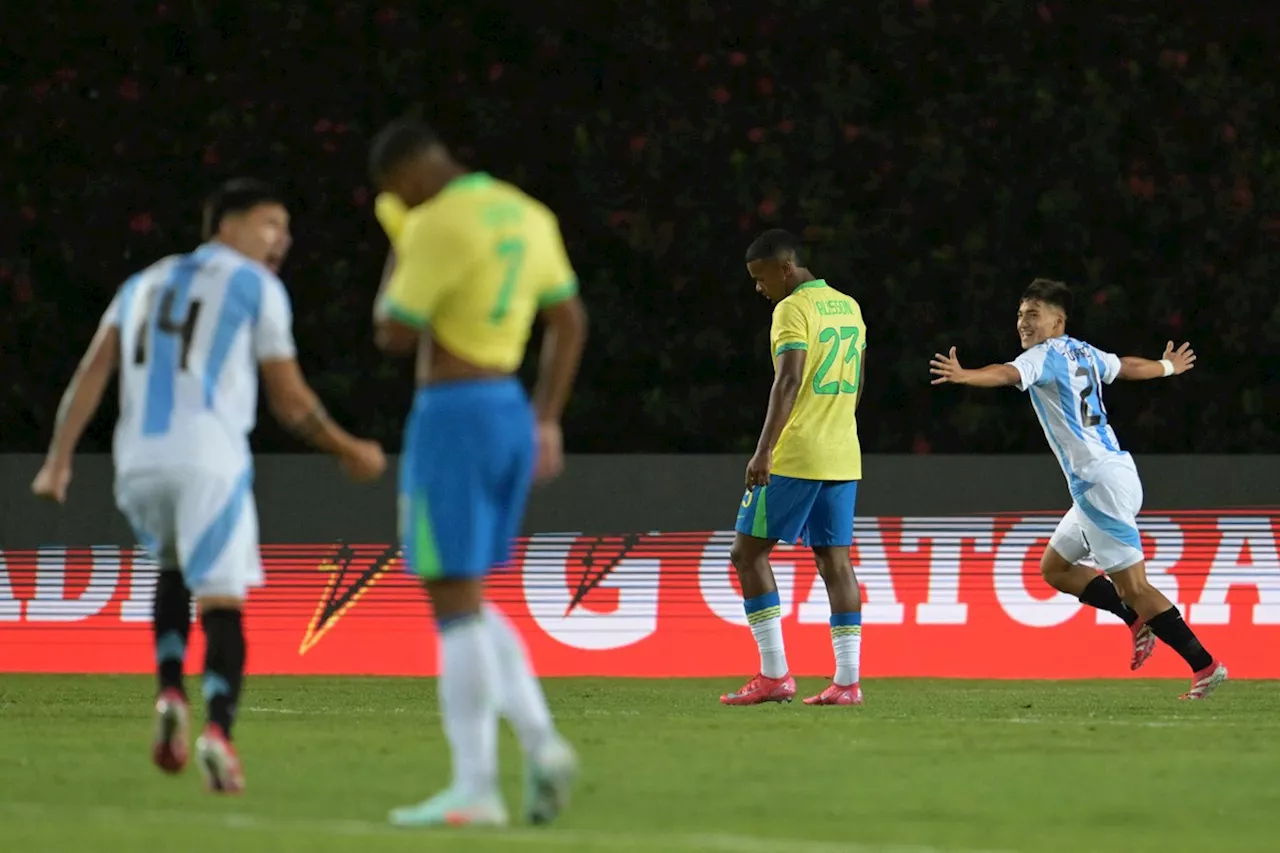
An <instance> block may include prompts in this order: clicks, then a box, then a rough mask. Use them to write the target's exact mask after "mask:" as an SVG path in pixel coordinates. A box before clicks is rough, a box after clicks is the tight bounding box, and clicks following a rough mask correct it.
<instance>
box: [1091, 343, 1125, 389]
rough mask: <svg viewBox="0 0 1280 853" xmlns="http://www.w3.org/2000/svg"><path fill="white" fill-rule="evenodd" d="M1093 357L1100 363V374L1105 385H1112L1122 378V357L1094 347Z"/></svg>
mask: <svg viewBox="0 0 1280 853" xmlns="http://www.w3.org/2000/svg"><path fill="white" fill-rule="evenodd" d="M1093 357H1094V359H1096V360H1097V362H1098V373H1100V374H1101V375H1102V381H1103V383H1104V384H1107V385H1110V384H1111V383H1112V382H1115V381H1116V379H1117V378H1118V377H1119V376H1120V356H1118V355H1116V354H1115V353H1110V352H1104V351H1102V350H1100V349H1098V348H1097V347H1093Z"/></svg>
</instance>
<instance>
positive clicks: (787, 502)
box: [733, 474, 858, 548]
mask: <svg viewBox="0 0 1280 853" xmlns="http://www.w3.org/2000/svg"><path fill="white" fill-rule="evenodd" d="M857 500H858V481H857V480H801V479H798V478H796V477H779V476H778V475H777V474H773V475H772V476H770V477H769V485H767V486H756V487H755V488H752V489H749V490H748V491H747V493H746V494H745V495H743V497H742V505H741V506H739V507H738V523H737V524H736V525H734V528H733V529H734V530H736V531H738V532H739V533H741V534H743V535H745V536H753V537H755V538H756V539H772V540H773V541H775V542H788V543H797V542H798V543H800V544H802V545H806V546H808V547H810V548H824V547H829V546H837V545H852V544H853V513H854V508H855V505H856V504H857Z"/></svg>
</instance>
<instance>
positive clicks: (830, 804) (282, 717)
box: [0, 675, 1280, 853]
mask: <svg viewBox="0 0 1280 853" xmlns="http://www.w3.org/2000/svg"><path fill="white" fill-rule="evenodd" d="M739 681H740V680H714V681H692V680H672V681H620V680H613V681H611V680H604V679H562V680H552V681H549V682H547V685H546V686H547V692H548V696H549V698H550V700H551V703H552V706H553V708H554V710H555V712H556V714H557V716H558V718H559V720H560V723H561V727H562V729H563V731H564V732H565V734H566V735H567V736H568V737H569V738H570V739H571V740H572V741H573V742H574V743H575V744H576V745H577V747H578V748H579V750H580V751H581V754H582V758H583V761H584V775H583V778H582V780H581V784H580V787H579V789H578V793H577V797H576V801H575V803H574V804H573V806H572V808H571V809H570V811H568V812H567V813H566V814H565V815H564V816H563V817H562V819H561V820H560V821H558V822H557V823H556V824H554V825H553V826H551V827H546V828H535V827H527V826H515V827H514V828H513V829H511V830H506V831H492V830H489V831H470V832H462V833H460V832H459V831H457V830H452V831H426V832H424V831H414V830H398V829H394V828H392V827H389V826H387V825H386V824H385V815H386V812H387V809H388V808H389V807H391V806H395V805H401V804H405V803H408V802H413V801H416V800H418V799H421V798H423V797H425V796H427V795H429V794H432V793H434V792H435V791H436V790H437V789H439V788H440V787H442V786H443V785H444V783H445V781H446V778H447V773H448V766H449V758H448V753H447V750H446V746H445V742H444V738H443V735H442V733H441V731H440V726H439V718H438V714H437V710H436V700H435V693H434V682H432V681H430V680H408V679H405V680H391V679H356V678H346V679H313V678H306V679H303V678H251V679H249V680H248V685H247V692H246V694H245V696H244V697H243V699H242V703H241V705H242V707H241V712H240V718H239V723H238V729H237V732H236V735H237V741H238V743H239V747H240V751H241V757H242V759H243V760H244V762H245V771H246V774H247V779H248V790H247V792H246V793H245V794H244V795H243V796H240V797H232V798H215V797H213V796H211V795H208V794H206V793H204V791H203V790H202V788H201V786H200V782H199V774H198V772H197V771H196V770H195V768H194V767H188V768H187V772H186V773H185V774H184V775H183V776H180V777H176V778H175V777H167V776H164V775H162V774H161V773H160V772H159V771H158V770H156V769H155V768H153V767H151V766H150V764H149V743H150V741H149V738H150V735H151V718H150V703H149V697H150V695H151V691H152V681H151V679H149V678H137V677H99V676H15V675H0V767H3V768H4V772H3V774H0V823H2V824H3V826H4V842H5V843H4V848H5V849H6V850H14V851H35V850H39V851H64V850H65V851H77V853H79V851H84V850H95V851H126V850H128V851H145V850H153V849H154V850H166V849H183V850H189V851H205V850H209V851H213V850H217V851H226V850H236V851H239V853H259V851H261V852H262V853H267V851H269V853H285V852H286V851H305V853H328V851H350V850H369V851H415V853H422V851H445V850H448V851H508V850H511V851H515V850H524V851H566V853H591V851H606V850H629V851H673V853H684V852H685V851H736V852H737V853H755V852H756V851H760V853H764V852H765V851H768V853H786V851H805V853H836V851H849V853H869V851H877V850H884V851H897V853H908V851H914V852H915V853H944V851H945V853H953V851H954V853H961V851H966V852H967V853H972V851H1026V852H1027V853H1033V851H1078V850H1090V851H1122V853H1139V852H1140V851H1159V853H1167V851H1172V850H1196V849H1200V850H1213V851H1215V853H1226V851H1258V850H1267V849H1274V848H1275V845H1276V844H1277V842H1276V833H1277V831H1278V830H1280V819H1277V817H1276V814H1277V812H1276V806H1275V803H1276V802H1277V798H1278V797H1280V743H1278V742H1277V738H1276V736H1277V734H1280V718H1277V716H1276V715H1275V710H1276V708H1277V707H1278V706H1280V702H1277V684H1276V683H1275V682H1241V681H1233V682H1228V683H1227V684H1226V685H1225V686H1224V687H1223V688H1222V689H1221V690H1220V691H1219V692H1218V693H1217V694H1216V695H1215V696H1214V697H1213V698H1211V699H1209V700H1207V701H1205V702H1201V703H1195V704H1191V703H1183V702H1179V701H1178V700H1177V695H1178V694H1179V693H1180V692H1181V691H1183V690H1185V689H1186V686H1187V683H1189V681H1182V680H1179V681H1176V682H1170V681H1147V680H1143V681H1137V680H1135V681H1114V682H972V681H965V682H958V681H953V682H948V681H923V680H920V681H917V680H873V681H869V682H867V684H866V685H865V689H866V694H867V701H868V703H869V704H868V705H867V706H865V707H863V708H807V707H804V706H803V705H801V704H800V703H799V702H798V701H797V702H795V703H793V704H791V705H785V706H774V705H770V706H764V707H755V708H725V707H721V706H720V705H719V703H718V702H717V696H718V694H719V693H721V692H723V691H724V690H726V689H732V688H734V687H737V686H738V684H739ZM188 683H189V687H190V688H193V689H192V693H193V695H196V696H198V692H199V691H198V680H195V679H189V680H188ZM821 686H822V683H821V682H820V681H818V680H814V679H807V680H806V681H805V683H803V684H802V685H801V695H808V693H810V692H816V691H817V690H818V689H820V687H821ZM202 720H203V714H202V713H200V712H198V711H197V713H196V714H195V719H193V727H198V724H199V721H202ZM502 750H503V781H504V788H505V790H506V792H507V796H508V805H509V806H510V807H511V808H512V813H513V816H515V815H518V814H519V806H520V786H519V782H520V776H519V771H520V759H519V755H518V751H517V750H516V748H515V744H514V741H513V740H512V739H511V737H510V735H509V733H504V736H503V742H502Z"/></svg>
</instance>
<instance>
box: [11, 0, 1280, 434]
mask: <svg viewBox="0 0 1280 853" xmlns="http://www.w3.org/2000/svg"><path fill="white" fill-rule="evenodd" d="M1273 20H1274V10H1271V9H1269V8H1268V4H1266V3H1263V2H1260V0H1255V2H1240V3H1233V4H1230V9H1229V11H1228V8H1227V7H1218V6H1208V5H1205V6H1198V5H1192V4H1178V13H1177V15H1171V14H1169V13H1168V10H1167V8H1166V7H1165V6H1164V5H1163V4H1157V3H1152V2H1141V3H1127V4H1123V6H1102V5H1099V4H1077V3H1070V4H1068V3H1062V2H1046V3H1039V4H1035V3H1020V2H994V0H988V2H941V0H934V2H930V0H915V2H903V3H896V2H879V3H842V4H834V3H820V2H767V0H756V2H750V3H739V2H734V3H729V2H724V0H691V2H680V3H657V2H626V3H623V2H613V0H610V2H600V3H582V2H570V0H556V2H547V3H538V4H523V3H515V2H510V3H498V2H474V3H469V4H466V5H465V6H457V5H446V4H442V3H437V4H430V3H416V4H413V3H397V2H388V3H385V4H382V5H378V4H364V3H355V2H345V3H342V2H339V3H320V2H310V3H302V2H294V3H282V2H245V0H231V2H217V3H214V2H207V3H200V2H180V1H179V0H172V2H168V0H166V1H165V2H160V0H142V2H129V3H117V4H89V5H86V4H83V3H76V2H70V0H53V2H48V3H43V4H27V5H21V4H18V5H14V6H13V7H12V8H8V9H6V13H5V35H4V36H3V38H4V41H5V51H6V53H7V54H8V55H9V56H10V57H11V58H10V59H9V60H7V61H6V66H7V67H6V68H5V70H4V71H3V72H2V74H3V76H0V110H2V111H3V115H4V124H5V131H6V137H7V140H6V144H5V145H3V146H0V174H2V175H4V180H3V182H0V349H2V350H3V353H4V357H3V359H0V381H2V382H3V387H4V389H5V393H4V394H3V395H0V423H3V425H4V426H3V434H4V449H5V450H6V451H8V452H20V451H25V452H33V451H41V450H43V448H44V444H45V442H46V441H47V436H48V433H49V430H50V427H51V424H52V419H53V413H54V410H55V408H56V404H57V399H58V394H59V393H60V391H61V389H62V387H63V384H64V383H65V381H66V380H67V379H68V378H69V376H70V374H71V372H72V370H73V369H74V365H75V361H76V359H77V358H78V356H79V353H80V352H81V350H82V348H83V347H84V345H85V344H86V343H87V341H88V339H89V337H90V335H91V333H92V330H93V327H94V324H95V323H96V321H97V318H98V316H99V314H100V312H101V310H102V309H103V308H104V307H105V306H106V304H107V302H108V300H109V299H110V297H111V294H112V292H113V289H114V288H115V287H116V286H117V285H118V283H119V282H120V281H121V280H123V278H124V277H125V276H126V275H128V274H129V273H130V272H132V271H134V270H135V269H137V268H138V267H140V266H142V265H145V264H147V263H149V262H151V261H153V260H154V259H156V258H158V257H159V256H161V255H163V254H165V253H169V252H174V251H182V250H186V249H189V248H190V247H192V246H193V245H194V244H195V243H196V241H197V239H198V234H197V227H198V206H199V201H200V199H201V197H202V196H203V195H204V193H206V192H207V191H208V190H209V189H210V188H212V187H213V186H214V185H215V184H216V183H217V182H219V181H220V180H222V179H224V178H227V177H229V176H233V175H239V174H244V173H249V174H254V175H258V176H261V177H264V178H267V179H270V180H273V181H277V182H279V183H281V184H282V185H283V186H285V187H286V188H287V190H288V192H289V193H290V194H291V197H292V198H293V199H294V212H295V223H294V225H295V236H296V248H295V249H294V252H293V256H292V258H291V260H290V261H289V263H288V264H287V266H286V268H285V270H284V278H285V279H286V282H287V283H288V285H289V287H290V289H291V291H292V293H293V297H294V300H295V310H296V315H297V337H298V340H299V344H300V348H301V352H302V354H303V356H302V357H303V362H304V366H305V367H306V369H307V370H308V372H309V374H310V376H311V377H312V378H313V380H314V382H315V384H316V386H317V388H318V389H319V390H320V392H321V393H322V395H323V396H324V398H325V400H326V401H327V402H328V403H329V404H330V407H331V408H332V409H333V410H334V411H335V413H336V414H337V415H338V416H339V417H340V418H341V419H342V421H343V422H344V423H347V424H350V425H352V426H353V427H354V428H356V429H357V430H360V431H364V432H368V433H371V434H373V435H375V436H377V437H379V438H381V439H383V440H384V442H386V443H387V444H388V446H389V447H392V448H394V447H396V446H398V443H399V431H400V426H401V422H402V417H403V414H404V411H405V408H406V406H407V401H408V399H409V388H410V380H409V378H408V375H407V372H406V371H407V367H406V366H405V365H400V364H392V363H388V362H387V361H385V360H384V359H383V358H381V357H380V356H379V354H378V353H377V352H376V351H375V350H374V348H373V346H372V345H371V342H370V332H369V328H368V323H367V322H366V320H365V318H366V317H368V315H369V306H370V302H371V299H372V295H373V292H374V290H375V288H376V283H377V279H378V275H379V271H380V269H381V265H382V261H383V256H384V252H385V248H386V241H385V239H384V237H383V236H382V235H381V233H380V231H379V229H378V227H377V224H376V222H375V221H374V218H373V216H372V211H371V200H372V195H373V193H372V190H371V188H370V186H369V184H368V181H367V179H366V170H365V165H364V163H365V153H366V149H367V143H368V141H369V138H370V136H371V134H372V132H373V131H374V130H376V128H377V127H378V126H379V125H380V124H381V123H383V122H384V121H385V120H387V119H389V118H391V117H393V116H395V115H397V114H398V113H399V112H401V111H402V110H405V109H409V108H419V109H421V111H422V113H423V114H424V115H425V116H427V117H428V118H429V119H430V120H431V121H432V122H433V123H435V124H436V125H437V126H438V128H439V129H440V131H441V132H442V133H443V134H444V135H445V136H446V138H447V139H448V140H450V141H451V142H452V143H453V145H454V146H455V148H456V149H457V150H458V151H459V152H460V153H461V155H462V157H463V158H464V159H465V160H466V161H467V162H468V163H469V164H472V165H473V166H475V167H477V168H484V169H487V170H489V171H491V172H493V173H494V174H496V175H498V176H500V177H503V178H508V179H511V180H513V181H515V182H517V183H518V184H520V185H521V186H523V187H525V188H527V189H528V190H529V191H531V192H532V193H534V194H535V195H537V196H539V197H541V198H542V199H544V200H545V201H547V202H548V203H549V204H550V205H551V206H552V207H553V208H554V209H555V210H556V211H557V213H558V214H559V215H560V217H561V219H562V222H563V227H564V230H565V232H566V236H567V240H568V243H569V248H570V251H571V253H572V256H573V258H574V260H575V263H576V265H577V267H578V269H579V271H580V274H581V278H582V281H583V292H584V294H585V297H586V299H587V301H588V303H589V305H590V308H591V311H592V317H593V321H594V323H593V336H592V339H591V342H590V344H589V350H588V356H587V362H586V366H585V370H584V375H583V378H582V382H581V386H580V390H579V391H578V393H577V396H576V398H575V400H574V402H573V405H572V407H571V409H570V412H569V415H568V422H567V425H566V428H567V430H568V446H569V449H570V451H573V452H602V451H612V452H677V451H678V452H690V451H697V452H742V451H744V450H746V449H749V448H750V447H751V446H752V445H753V443H754V441H755V436H756V434H757V431H758V428H759V422H760V418H761V416H762V414H763V409H764V404H765V396H766V393H767V388H768V383H769V361H768V357H767V353H766V344H765V342H766V332H767V326H768V317H769V315H768V307H767V305H766V304H764V303H763V302H762V300H761V299H760V298H759V297H757V296H756V295H755V294H754V293H753V292H752V290H751V285H750V282H749V281H748V279H747V277H746V275H745V272H744V269H743V265H742V263H741V258H742V253H743V250H744V248H745V246H746V244H747V243H748V242H749V241H750V239H751V238H752V237H753V236H754V235H755V234H756V233H757V232H758V231H760V230H761V229H763V228H766V227H773V226H783V227H788V228H792V229H794V230H796V231H797V232H800V233H802V234H803V235H804V237H805V239H806V240H807V241H808V242H809V244H810V246H811V255H812V259H813V261H812V268H813V270H814V271H815V272H816V273H817V274H818V275H821V276H825V277H827V278H828V279H829V280H830V281H831V282H832V283H833V284H835V285H836V286H837V287H840V288H842V289H844V290H846V291H847V292H848V293H850V294H852V295H854V296H856V297H857V299H858V300H859V301H860V302H861V303H862V305H863V308H864V312H865V315H866V317H867V322H868V325H869V335H870V351H869V356H870V359H869V360H870V365H869V368H868V377H867V380H868V382H867V391H866V393H867V399H866V401H865V404H864V405H863V408H862V410H861V412H862V417H861V431H862V438H863V445H864V449H865V450H867V451H870V452H915V453H929V452H933V453H951V452H966V451H969V452H1037V453H1039V452H1044V448H1043V438H1042V437H1041V435H1040V432H1039V430H1038V429H1037V428H1036V426H1035V424H1034V421H1033V418H1032V416H1031V413H1030V407H1029V406H1027V404H1026V401H1025V400H1024V399H1022V398H1021V396H1020V395H1018V394H1015V393H1012V392H1006V393H999V394H992V393H985V394H984V393H981V392H973V393H970V392H964V391H959V390H956V389H942V390H939V389H933V388H930V386H929V385H928V381H927V380H928V375H927V360H928V357H929V355H930V354H932V353H933V352H934V351H935V350H937V349H941V348H942V347H944V346H947V345H950V344H955V345H956V346H958V347H959V349H960V355H961V358H962V359H963V360H965V361H966V362H973V363H977V362H986V361H991V360H1004V359H1007V358H1010V357H1012V356H1013V355H1014V354H1015V352H1016V344H1017V341H1016V339H1015V336H1014V335H1013V331H1012V327H1013V317H1014V311H1015V305H1016V300H1017V296H1018V293H1019V291H1020V289H1021V288H1022V287H1023V286H1024V285H1025V284H1026V282H1027V281H1029V279H1030V278H1031V277H1032V276H1035V275H1044V276H1050V277H1055V278H1061V279H1065V280H1066V281H1068V282H1070V283H1071V284H1073V285H1074V286H1076V288H1077V291H1078V298H1079V306H1078V309H1077V312H1076V316H1074V317H1073V318H1072V322H1071V327H1070V328H1071V331H1072V332H1073V333H1075V334H1077V335H1079V336H1082V337H1086V338H1087V339H1089V340H1091V341H1092V342H1094V343H1096V344H1097V345H1099V346H1101V347H1105V348H1109V349H1113V350H1117V351H1120V352H1122V353H1129V352H1133V353H1141V354H1144V355H1147V356H1153V357H1156V356H1158V355H1159V353H1160V351H1161V349H1162V347H1163V344H1164V342H1165V340H1166V339H1169V338H1173V339H1176V340H1182V339H1190V340H1191V341H1192V343H1193V345H1194V346H1195V347H1196V349H1197V350H1198V352H1199V353H1200V356H1201V358H1200V361H1199V366H1198V367H1197V369H1196V371H1195V372H1194V373H1193V374H1191V375H1190V376H1188V377H1187V378H1186V379H1185V380H1181V381H1178V382H1171V383H1149V384H1146V385H1143V386H1141V387H1137V386H1128V387H1124V388H1121V387H1118V386H1117V387H1113V388H1112V389H1110V390H1109V391H1108V395H1107V404H1108V407H1109V410H1110V412H1111V415H1112V418H1113V421H1114V423H1115V425H1116V428H1117V430H1118V432H1119V435H1120V438H1121V440H1122V442H1123V443H1124V444H1125V445H1127V446H1128V447H1130V448H1131V449H1133V450H1135V451H1139V452H1142V453H1165V452H1258V451H1265V450H1274V449H1275V448H1276V447H1277V429H1278V427H1277V424H1280V417H1278V416H1280V402H1278V401H1280V394H1278V393H1277V380H1276V378H1275V371H1274V370H1272V369H1270V368H1269V367H1268V365H1270V364H1272V363H1273V362H1274V361H1275V359H1276V357H1277V354H1278V353H1277V349H1278V340H1280V322H1278V321H1280V316H1278V315H1280V300H1277V298H1276V297H1275V295H1274V293H1275V291H1274V284H1275V281H1276V280H1277V274H1280V241H1278V238H1280V207H1278V202H1280V151H1278V150H1277V143H1278V142H1280V126H1278V125H1277V123H1276V120H1275V117H1276V115H1278V114H1280V102H1278V101H1280V99H1278V97H1277V89H1276V82H1275V77H1274V49H1273V48H1274V44H1273V43H1274V37H1273V36H1268V35H1267V33H1268V32H1274V29H1273V27H1274V24H1273V23H1270V22H1272V21H1273ZM424 45H429V46H430V49H429V50H424V49H423V46H424ZM110 428H111V419H110V417H103V418H100V419H99V420H98V421H97V422H96V424H95V426H94V429H93V431H92V433H91V435H90V436H89V437H88V438H87V440H86V442H85V444H84V446H83V449H85V450H89V451H105V450H106V449H107V448H108V442H109V434H110ZM256 447H257V449H258V450H260V451H264V452H278V451H285V452H294V451H301V450H303V449H304V448H303V447H302V446H301V445H299V444H298V443H297V442H296V441H294V440H293V439H291V438H289V437H288V436H286V435H284V434H283V433H282V432H281V431H279V430H278V428H277V427H275V425H274V424H272V423H270V419H264V424H263V426H262V428H261V429H260V430H259V432H258V434H257V437H256Z"/></svg>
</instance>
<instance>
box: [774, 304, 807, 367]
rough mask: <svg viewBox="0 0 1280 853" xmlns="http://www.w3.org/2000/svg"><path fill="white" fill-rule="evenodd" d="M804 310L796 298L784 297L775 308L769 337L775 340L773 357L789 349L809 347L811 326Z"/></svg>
mask: <svg viewBox="0 0 1280 853" xmlns="http://www.w3.org/2000/svg"><path fill="white" fill-rule="evenodd" d="M808 325H809V324H808V323H807V322H806V319H805V315H804V310H803V309H802V308H801V307H800V305H799V303H797V302H796V301H795V300H794V299H784V300H782V301H781V302H779V303H778V306H777V307H776V308H774V309H773V327H772V328H771V329H770V330H769V337H770V339H771V340H772V341H773V357H774V358H777V357H778V356H780V355H782V354H783V353H784V352H787V351H788V350H794V349H799V350H807V349H808V348H809V328H808Z"/></svg>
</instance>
